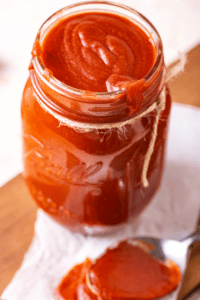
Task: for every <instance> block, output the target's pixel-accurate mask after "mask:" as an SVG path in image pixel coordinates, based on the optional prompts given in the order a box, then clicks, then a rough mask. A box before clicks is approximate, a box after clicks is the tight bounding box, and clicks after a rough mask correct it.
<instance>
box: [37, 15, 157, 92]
mask: <svg viewBox="0 0 200 300" xmlns="http://www.w3.org/2000/svg"><path fill="white" fill-rule="evenodd" d="M41 48H42V49H41V50H42V59H43V63H44V65H45V66H46V68H47V69H49V70H50V72H51V73H53V75H54V77H56V78H57V79H59V80H60V81H62V82H63V83H65V84H67V85H69V86H71V87H74V88H78V89H81V90H87V91H92V92H107V91H113V90H119V89H123V88H124V86H126V87H127V84H129V83H130V82H131V83H133V82H136V81H137V82H138V88H137V90H138V89H139V90H141V86H142V85H143V82H144V80H143V78H144V77H145V75H147V73H148V72H149V71H150V70H151V68H152V66H153V64H154V62H155V57H156V54H155V47H154V45H153V43H152V41H151V37H150V35H148V34H147V33H146V32H145V31H144V30H143V29H142V28H141V27H139V26H138V25H136V24H135V23H133V22H132V21H130V20H129V19H127V18H125V17H122V16H119V15H115V14H111V13H100V12H97V13H89V12H88V13H80V14H77V15H74V16H70V17H68V18H66V19H63V20H61V21H60V22H58V23H56V24H55V26H54V27H53V28H52V29H51V30H50V31H49V32H48V33H47V34H46V36H45V38H44V40H43V44H42V47H41Z"/></svg>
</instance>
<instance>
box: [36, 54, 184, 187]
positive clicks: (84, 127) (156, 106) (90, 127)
mask: <svg viewBox="0 0 200 300" xmlns="http://www.w3.org/2000/svg"><path fill="white" fill-rule="evenodd" d="M185 64H186V55H185V54H180V58H179V61H178V62H177V63H176V64H175V65H174V66H173V67H172V68H170V69H168V70H167V72H166V80H165V82H166V83H167V82H168V81H169V80H171V79H172V78H174V77H176V76H177V75H178V74H180V73H181V72H183V71H184V67H185ZM36 99H37V101H38V103H39V105H40V106H41V107H42V108H43V109H44V110H45V111H46V112H47V113H49V114H50V115H52V116H53V117H55V118H56V119H57V120H58V121H59V126H68V127H70V128H73V129H74V130H76V131H78V132H91V131H98V130H102V129H105V130H112V129H113V130H114V129H117V130H120V131H121V132H123V128H124V126H126V125H131V124H133V123H134V122H135V121H137V120H138V119H140V118H142V117H144V116H145V115H147V114H148V113H150V112H153V111H154V116H155V118H154V122H153V126H152V132H151V138H150V143H149V146H148V149H147V152H146V155H145V158H144V163H143V168H142V174H141V180H142V184H143V186H144V187H145V188H146V187H148V186H149V182H148V179H147V174H148V169H149V164H150V160H151V157H152V154H153V151H154V146H155V142H156V138H157V134H158V123H159V119H160V114H161V113H162V111H163V110H164V109H165V102H166V85H164V87H163V89H162V91H161V93H160V96H159V97H158V99H157V100H156V101H155V102H154V103H153V104H152V105H151V106H150V107H148V108H147V109H146V110H145V111H143V112H142V113H141V114H139V115H137V116H135V117H133V118H131V119H128V120H126V121H123V122H118V123H109V124H91V123H84V122H78V121H74V120H70V119H69V118H66V117H64V116H62V115H60V114H59V113H57V112H56V111H53V110H51V109H50V108H49V107H48V106H46V105H45V104H44V102H43V101H41V99H40V98H39V97H38V96H37V95H36Z"/></svg>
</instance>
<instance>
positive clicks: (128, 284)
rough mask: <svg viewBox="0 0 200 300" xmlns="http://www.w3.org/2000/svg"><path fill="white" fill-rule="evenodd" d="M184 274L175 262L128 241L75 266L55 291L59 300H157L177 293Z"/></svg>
mask: <svg viewBox="0 0 200 300" xmlns="http://www.w3.org/2000/svg"><path fill="white" fill-rule="evenodd" d="M180 280H181V272H180V270H179V268H178V266H177V265H176V264H175V263H173V262H172V261H167V263H163V262H161V261H159V260H156V259H154V258H153V257H152V256H151V255H150V253H148V251H146V250H145V251H144V250H143V249H142V248H141V247H140V246H138V245H134V244H132V243H129V242H127V241H124V242H121V243H120V244H119V245H118V246H117V247H116V248H114V249H108V250H107V251H106V253H105V254H104V255H103V256H102V257H100V258H99V259H97V261H96V262H94V263H93V262H92V261H91V260H89V259H86V260H85V262H84V263H82V264H80V265H77V266H75V267H74V268H73V269H72V270H71V271H70V272H69V273H68V274H67V275H66V277H64V278H63V280H62V281H61V283H60V285H59V286H58V288H57V289H56V291H55V297H56V299H58V300H64V299H67V300H83V299H87V300H125V299H127V300H139V299H143V300H144V299H145V300H150V299H157V298H160V297H163V296H165V295H167V294H169V293H171V292H172V291H174V290H175V289H176V288H177V286H178V284H179V282H180Z"/></svg>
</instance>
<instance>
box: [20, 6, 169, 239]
mask: <svg viewBox="0 0 200 300" xmlns="http://www.w3.org/2000/svg"><path fill="white" fill-rule="evenodd" d="M88 10H90V11H98V12H101V11H102V12H105V11H106V12H111V13H112V14H117V15H123V16H125V17H126V18H128V19H130V20H131V21H132V22H134V23H136V24H137V25H138V26H140V27H141V28H142V29H143V30H144V31H145V32H147V33H148V34H149V36H151V39H152V43H153V44H154V47H155V51H156V60H155V63H154V66H153V68H152V69H151V71H150V72H149V73H148V74H147V75H146V76H145V82H146V88H145V90H144V92H143V102H142V105H141V108H140V110H139V111H137V112H136V113H135V114H133V115H129V114H128V113H127V102H126V101H127V99H126V95H125V92H124V90H119V91H114V92H107V93H106V92H104V93H99V92H98V93H96V92H88V91H87V92H86V91H82V90H78V89H75V88H72V87H70V86H67V85H66V84H64V83H62V82H61V81H59V80H58V79H56V78H55V77H53V76H52V75H51V74H50V73H48V72H47V71H46V68H45V65H44V64H43V62H42V60H41V59H40V56H39V55H33V58H32V63H31V66H30V76H29V78H28V81H27V83H26V86H25V89H24V93H23V98H22V127H23V161H24V171H23V177H24V180H25V182H26V184H27V186H28V189H29V191H30V193H31V195H32V197H33V199H34V200H35V201H36V203H37V204H38V206H39V207H40V208H42V209H43V210H44V211H45V212H46V213H47V214H49V215H50V216H51V217H52V218H53V219H55V220H56V221H58V222H60V223H61V224H63V225H65V226H66V227H67V228H69V229H70V230H73V231H79V232H83V233H90V234H96V233H102V232H106V233H107V232H110V231H111V230H113V229H116V228H118V227H119V226H121V225H123V224H126V223H127V222H129V221H134V220H136V219H137V218H138V216H139V215H140V214H141V212H142V211H143V210H144V209H145V207H146V206H147V205H148V204H149V203H150V201H151V199H152V197H153V196H154V195H155V193H156V191H157V190H158V189H159V186H160V182H161V175H162V172H163V163H164V152H165V143H166V137H167V125H168V118H169V112H170V105H171V99H170V95H169V91H168V88H166V94H165V97H166V103H165V109H164V110H163V111H162V112H161V114H160V116H159V121H158V128H157V137H156V141H155V145H154V149H153V153H152V155H151V157H150V161H149V166H148V170H147V179H148V182H149V185H148V187H145V186H144V184H143V181H142V172H143V167H144V161H145V157H146V154H147V151H148V147H149V144H150V141H151V139H152V130H153V126H154V121H155V111H151V112H147V113H144V115H143V116H141V117H139V118H138V119H135V117H136V116H137V115H140V114H141V113H143V112H145V111H146V110H147V109H148V108H149V107H150V106H151V105H152V104H153V103H155V102H156V101H157V99H158V98H159V96H160V93H161V91H162V90H163V88H164V87H165V66H164V57H163V48H162V42H161V39H160V36H159V34H158V33H157V31H156V29H155V28H154V27H153V25H152V24H151V23H150V22H149V21H148V20H147V19H146V18H145V17H143V16H142V15H141V14H139V13H138V12H136V11H135V10H133V9H131V8H129V7H126V6H124V5H120V4H114V3H109V2H105V1H103V2H99V1H98V2H97V1H90V2H84V3H79V4H75V5H71V6H68V7H66V8H64V9H62V10H60V11H59V12H57V13H56V14H54V15H53V16H51V17H50V18H49V19H48V20H47V21H46V22H45V23H44V24H43V25H42V27H41V29H40V30H39V32H38V35H37V37H36V41H35V45H36V46H37V45H41V44H42V41H43V39H44V37H45V35H46V33H47V32H48V30H49V29H50V28H52V26H53V25H54V24H55V23H56V22H58V20H61V19H63V18H67V17H68V16H71V15H73V14H77V13H78V12H85V11H88ZM127 121H128V122H127ZM129 121H130V122H129ZM123 122H127V124H126V123H123ZM88 124H89V125H90V126H91V128H92V129H88V128H86V129H85V125H88ZM123 124H125V125H123ZM115 125H116V126H115ZM121 125H123V126H121ZM104 126H105V128H104ZM86 127H87V126H86ZM109 127H111V128H109Z"/></svg>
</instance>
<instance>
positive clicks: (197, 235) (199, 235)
mask: <svg viewBox="0 0 200 300" xmlns="http://www.w3.org/2000/svg"><path fill="white" fill-rule="evenodd" d="M181 241H183V242H184V241H190V243H189V244H190V245H192V244H193V243H195V242H198V241H200V226H198V227H197V229H196V230H195V231H194V232H193V233H191V234H190V235H188V236H187V237H186V238H183V239H182V240H181Z"/></svg>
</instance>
